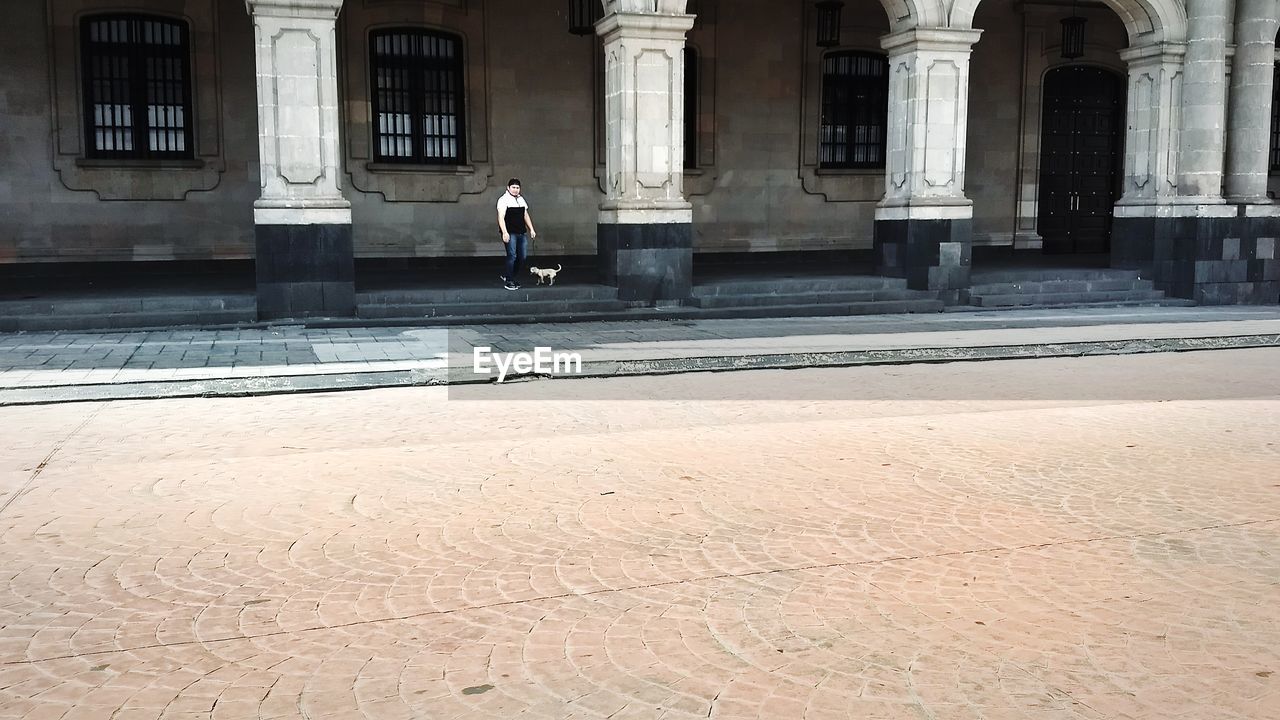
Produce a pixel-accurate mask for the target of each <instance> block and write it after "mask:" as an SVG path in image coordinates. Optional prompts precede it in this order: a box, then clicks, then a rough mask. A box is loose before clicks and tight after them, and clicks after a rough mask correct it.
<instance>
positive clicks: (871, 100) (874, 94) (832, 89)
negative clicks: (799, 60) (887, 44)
mask: <svg viewBox="0 0 1280 720" xmlns="http://www.w3.org/2000/svg"><path fill="white" fill-rule="evenodd" d="M888 118H889V61H888V60H887V59H886V58H885V56H883V55H873V54H870V53H858V52H840V53H832V54H829V55H827V56H826V57H824V58H823V60H822V127H821V129H820V131H819V135H818V163H819V165H820V166H821V167H824V168H883V167H884V158H885V138H886V135H887V127H886V126H887V125H888Z"/></svg>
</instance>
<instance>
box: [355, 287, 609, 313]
mask: <svg viewBox="0 0 1280 720" xmlns="http://www.w3.org/2000/svg"><path fill="white" fill-rule="evenodd" d="M506 292H507V296H506V297H508V298H512V299H509V300H507V301H506V302H497V301H489V302H463V303H425V304H419V303H394V304H392V303H387V304H378V303H369V304H365V303H362V304H358V305H357V306H356V315H357V316H358V317H361V318H370V319H384V318H433V317H471V316H480V315H484V316H502V315H511V316H538V315H554V314H580V313H586V312H601V311H609V310H625V309H626V308H627V304H626V303H624V302H622V301H620V300H574V299H566V300H519V299H515V298H514V296H516V295H518V292H519V291H515V292H512V291H506Z"/></svg>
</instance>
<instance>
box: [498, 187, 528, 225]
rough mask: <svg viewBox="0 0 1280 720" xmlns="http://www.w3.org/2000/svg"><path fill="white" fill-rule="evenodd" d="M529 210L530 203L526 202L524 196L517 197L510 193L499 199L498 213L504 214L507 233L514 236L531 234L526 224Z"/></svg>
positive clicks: (505, 193) (503, 194)
mask: <svg viewBox="0 0 1280 720" xmlns="http://www.w3.org/2000/svg"><path fill="white" fill-rule="evenodd" d="M528 209H529V203H527V202H525V199H524V196H523V195H521V196H520V197H515V196H514V195H512V194H511V193H509V192H504V193H502V197H500V198H498V212H500V213H502V216H503V218H505V219H506V222H507V232H508V233H510V234H512V235H523V234H524V233H527V232H529V226H528V225H526V224H525V221H524V213H525V210H528Z"/></svg>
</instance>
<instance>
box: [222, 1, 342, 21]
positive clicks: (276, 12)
mask: <svg viewBox="0 0 1280 720" xmlns="http://www.w3.org/2000/svg"><path fill="white" fill-rule="evenodd" d="M342 2H343V0H244V9H245V12H247V13H249V15H251V16H254V17H259V16H267V17H295V18H328V19H333V18H336V17H338V13H339V12H340V11H341V10H342Z"/></svg>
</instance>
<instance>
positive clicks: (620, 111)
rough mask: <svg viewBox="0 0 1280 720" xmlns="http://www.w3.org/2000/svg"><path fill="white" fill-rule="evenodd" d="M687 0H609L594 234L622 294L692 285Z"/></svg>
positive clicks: (663, 295)
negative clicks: (600, 182)
mask: <svg viewBox="0 0 1280 720" xmlns="http://www.w3.org/2000/svg"><path fill="white" fill-rule="evenodd" d="M685 2H686V0H605V16H604V18H603V19H602V20H600V22H599V23H597V24H596V32H597V33H599V34H600V36H601V37H602V38H603V40H604V53H605V139H606V148H607V151H606V155H605V173H606V180H607V192H606V195H605V199H604V201H603V202H602V203H601V204H600V215H599V221H598V225H597V232H596V244H597V252H598V257H599V261H600V264H601V272H602V275H603V278H604V280H605V282H607V283H610V284H615V285H617V286H618V296H619V298H621V299H623V300H631V301H647V302H650V303H662V302H674V301H678V300H683V299H686V298H688V297H690V295H691V294H692V289H693V209H692V206H691V205H690V204H689V203H688V202H687V201H686V200H685V198H684V191H683V188H682V181H683V175H684V43H685V33H686V32H688V31H689V29H690V28H692V27H693V21H694V16H692V15H686V14H684V10H685Z"/></svg>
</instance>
